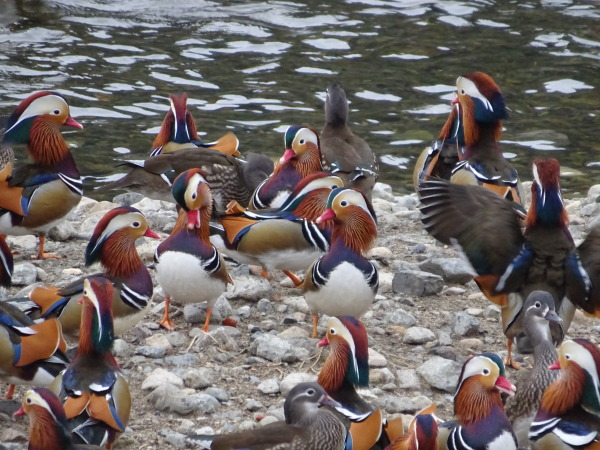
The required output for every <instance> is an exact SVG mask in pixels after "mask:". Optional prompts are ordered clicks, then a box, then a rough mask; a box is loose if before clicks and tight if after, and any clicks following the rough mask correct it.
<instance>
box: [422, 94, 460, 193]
mask: <svg viewBox="0 0 600 450" xmlns="http://www.w3.org/2000/svg"><path fill="white" fill-rule="evenodd" d="M464 145H465V142H464V131H463V128H462V114H461V109H460V103H458V102H453V105H452V111H450V114H449V116H448V119H447V120H446V123H445V124H444V126H443V127H442V131H441V132H440V135H439V136H438V138H437V140H436V141H434V142H433V143H432V144H431V145H430V146H429V147H426V148H425V149H424V150H423V152H421V155H419V158H417V162H416V163H415V168H414V170H413V186H414V187H415V189H416V190H418V188H419V185H420V184H421V181H423V180H428V179H430V178H443V179H444V180H449V179H450V177H451V176H452V169H454V166H456V164H457V163H458V161H459V156H458V155H459V154H462V153H464V149H463V148H462V147H463V146H464Z"/></svg>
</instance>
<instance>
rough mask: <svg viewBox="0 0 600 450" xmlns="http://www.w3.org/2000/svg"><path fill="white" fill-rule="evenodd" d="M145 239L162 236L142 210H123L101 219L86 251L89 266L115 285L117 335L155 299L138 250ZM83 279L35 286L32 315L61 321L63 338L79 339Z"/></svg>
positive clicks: (86, 260)
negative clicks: (138, 242)
mask: <svg viewBox="0 0 600 450" xmlns="http://www.w3.org/2000/svg"><path fill="white" fill-rule="evenodd" d="M142 236H146V237H150V238H160V236H159V235H158V234H156V233H155V232H154V231H152V230H151V229H150V228H149V227H148V222H146V218H145V217H144V215H143V214H142V213H141V212H140V211H139V210H137V209H135V208H132V207H127V206H121V207H118V208H114V209H112V210H110V211H108V212H107V213H106V214H105V215H104V217H102V219H100V221H99V222H98V224H97V225H96V228H95V229H94V233H93V234H92V238H91V239H90V242H89V243H88V245H87V248H86V251H85V265H86V266H91V265H93V264H95V263H100V264H101V265H102V269H103V276H104V277H106V278H107V279H108V280H110V281H111V282H112V283H113V284H114V291H113V292H114V298H113V302H112V311H113V319H114V328H115V332H116V333H117V335H120V334H122V333H124V332H125V331H127V330H129V329H131V328H133V326H134V325H135V324H137V323H138V322H139V321H140V319H141V318H142V317H143V315H144V313H145V312H146V309H147V308H148V306H149V304H150V303H149V302H150V299H151V298H152V291H153V287H152V278H151V277H150V273H149V272H148V269H146V266H145V265H144V263H143V262H142V260H141V258H140V256H139V254H138V252H137V250H136V248H135V241H136V240H137V239H138V238H141V237H142ZM98 275H99V274H98ZM83 281H84V278H81V279H79V280H77V281H75V282H73V283H71V284H69V285H68V286H66V287H63V288H57V287H55V286H50V285H43V286H39V287H36V288H35V289H34V290H33V291H31V292H30V294H29V300H30V301H31V302H33V304H34V307H33V311H34V312H33V314H35V315H37V311H39V314H40V315H41V317H44V318H47V317H58V320H59V321H60V323H61V324H62V327H63V332H64V333H65V335H68V336H71V337H75V336H77V334H78V333H79V327H80V323H81V310H82V305H81V303H80V302H79V300H80V299H81V296H82V293H83Z"/></svg>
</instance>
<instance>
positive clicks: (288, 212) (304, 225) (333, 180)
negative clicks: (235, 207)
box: [211, 172, 342, 286]
mask: <svg viewBox="0 0 600 450" xmlns="http://www.w3.org/2000/svg"><path fill="white" fill-rule="evenodd" d="M341 186H342V180H341V179H340V178H339V177H337V176H334V175H330V174H328V173H326V172H317V173H315V174H312V175H309V176H307V177H305V178H303V179H302V180H301V181H300V182H299V183H298V184H297V185H296V187H295V188H294V190H293V191H292V193H291V194H290V196H289V197H288V198H287V200H286V201H285V202H284V203H283V205H281V207H280V208H279V209H277V210H275V211H250V210H245V211H236V212H232V213H231V214H226V215H225V216H222V217H221V220H220V225H212V233H213V236H212V237H211V240H212V242H214V243H215V245H217V246H218V247H219V248H221V250H222V251H223V252H224V253H226V254H227V255H228V256H230V257H232V258H234V259H235V260H237V261H239V262H241V263H243V264H254V265H260V266H262V267H263V268H264V270H263V276H265V277H267V274H268V271H270V270H273V269H281V270H283V272H284V273H285V274H286V275H287V276H288V277H289V278H290V279H291V280H292V281H293V282H294V284H295V285H297V286H298V285H300V284H301V283H302V281H301V280H300V279H299V278H298V277H296V275H294V274H293V273H292V272H291V271H294V270H303V271H306V269H307V268H308V267H309V266H310V265H311V264H312V263H313V262H314V261H315V259H317V258H318V257H319V256H321V255H322V254H323V253H324V252H326V251H327V250H328V249H329V242H330V240H331V227H330V226H329V225H328V224H326V223H323V224H321V225H317V224H315V223H314V221H315V220H317V218H318V217H319V216H320V215H321V214H322V213H323V212H324V211H325V209H326V208H327V199H328V198H329V194H330V193H331V191H332V189H335V188H338V187H341Z"/></svg>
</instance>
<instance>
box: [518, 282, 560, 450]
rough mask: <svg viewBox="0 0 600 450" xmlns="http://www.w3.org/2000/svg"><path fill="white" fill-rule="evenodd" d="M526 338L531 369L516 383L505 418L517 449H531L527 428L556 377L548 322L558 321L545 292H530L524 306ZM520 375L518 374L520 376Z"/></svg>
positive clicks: (553, 350)
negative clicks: (532, 363)
mask: <svg viewBox="0 0 600 450" xmlns="http://www.w3.org/2000/svg"><path fill="white" fill-rule="evenodd" d="M523 311H524V313H523V315H524V319H523V324H524V330H525V335H526V336H527V338H528V339H529V340H530V342H531V344H532V345H533V349H534V365H533V369H532V370H529V371H523V372H525V375H526V377H524V378H522V379H521V380H519V382H517V393H516V394H515V395H514V396H512V397H509V398H508V400H507V402H506V415H507V416H508V418H509V419H510V421H511V423H512V426H513V429H514V431H515V435H516V436H517V441H518V442H519V447H523V448H526V447H531V442H530V441H529V438H528V436H527V435H528V433H529V427H530V426H531V422H532V421H533V418H534V417H535V414H536V413H537V410H538V408H539V405H540V400H541V398H542V394H543V393H544V391H545V390H546V388H547V387H548V386H550V384H551V383H552V382H553V381H554V380H555V379H556V378H557V377H558V374H557V373H556V371H552V370H548V366H550V365H551V364H552V363H554V361H556V359H557V357H558V354H557V352H556V348H555V346H554V343H553V342H552V334H551V331H550V323H551V322H560V321H561V319H560V317H558V314H556V311H555V309H554V299H553V298H552V295H550V294H549V293H548V292H544V291H533V292H532V293H531V294H529V297H527V301H526V302H525V305H524V306H523ZM523 372H521V373H523Z"/></svg>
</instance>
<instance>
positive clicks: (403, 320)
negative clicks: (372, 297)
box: [383, 308, 417, 327]
mask: <svg viewBox="0 0 600 450" xmlns="http://www.w3.org/2000/svg"><path fill="white" fill-rule="evenodd" d="M383 320H384V321H385V322H386V323H388V324H390V325H397V326H401V327H412V326H413V325H414V324H415V323H417V319H416V318H415V316H413V315H412V314H410V313H408V312H406V311H404V310H403V309H401V308H396V309H395V310H394V311H392V312H390V313H388V314H386V315H385V317H384V319H383Z"/></svg>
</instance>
